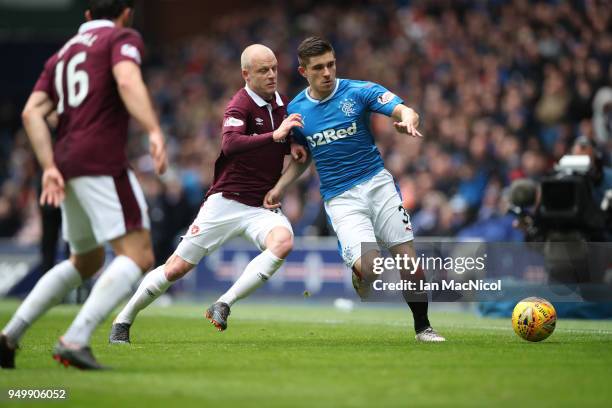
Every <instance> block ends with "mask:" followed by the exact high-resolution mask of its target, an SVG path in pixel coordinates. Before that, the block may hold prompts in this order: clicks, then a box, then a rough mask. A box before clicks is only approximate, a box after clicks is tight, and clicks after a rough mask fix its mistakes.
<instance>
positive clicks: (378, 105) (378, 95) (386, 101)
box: [358, 82, 404, 116]
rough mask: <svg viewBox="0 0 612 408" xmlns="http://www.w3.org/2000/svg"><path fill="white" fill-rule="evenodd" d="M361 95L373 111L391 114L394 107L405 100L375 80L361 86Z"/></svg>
mask: <svg viewBox="0 0 612 408" xmlns="http://www.w3.org/2000/svg"><path fill="white" fill-rule="evenodd" d="M358 89H359V95H360V98H361V100H362V102H363V104H364V105H365V106H366V107H367V108H368V110H370V111H372V112H377V113H382V114H384V115H387V116H391V114H392V113H393V109H395V107H396V106H397V105H399V104H400V103H403V102H404V101H403V100H402V98H400V97H399V96H397V95H395V94H394V93H393V92H391V91H389V90H388V89H386V88H385V87H384V86H381V85H378V84H375V83H373V82H365V83H364V85H363V86H362V87H359V88H358Z"/></svg>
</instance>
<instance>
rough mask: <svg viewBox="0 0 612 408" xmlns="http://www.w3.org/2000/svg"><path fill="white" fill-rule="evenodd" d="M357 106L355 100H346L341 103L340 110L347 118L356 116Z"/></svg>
mask: <svg viewBox="0 0 612 408" xmlns="http://www.w3.org/2000/svg"><path fill="white" fill-rule="evenodd" d="M356 104H357V103H356V102H355V101H354V100H353V99H351V98H346V99H344V100H343V101H342V102H340V110H341V111H342V113H344V115H345V116H347V117H350V116H354V115H356V114H357V110H356V109H355V105H356Z"/></svg>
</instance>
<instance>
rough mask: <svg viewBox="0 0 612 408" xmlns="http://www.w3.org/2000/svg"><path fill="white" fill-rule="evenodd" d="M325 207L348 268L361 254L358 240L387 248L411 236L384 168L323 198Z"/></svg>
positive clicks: (402, 209)
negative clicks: (341, 191)
mask: <svg viewBox="0 0 612 408" xmlns="http://www.w3.org/2000/svg"><path fill="white" fill-rule="evenodd" d="M325 211H326V212H327V215H328V216H329V218H330V221H331V224H332V227H333V228H334V231H336V235H337V236H338V241H339V245H340V250H341V255H342V259H343V260H344V263H345V264H346V265H347V266H348V267H349V268H352V267H353V265H354V264H355V262H357V260H358V259H359V258H361V244H362V243H370V245H375V246H376V243H379V244H380V245H382V246H383V247H385V248H391V247H393V246H395V245H398V244H402V243H404V242H408V241H412V240H413V239H414V235H413V233H412V225H411V224H410V216H409V215H408V213H407V212H406V210H405V209H404V207H403V206H402V199H401V198H400V195H399V193H398V191H397V190H396V188H395V183H394V181H393V176H391V174H390V173H389V172H388V171H387V170H386V169H383V170H381V171H380V173H378V174H376V175H375V176H374V177H372V178H371V179H370V180H368V181H366V182H364V183H361V184H358V185H356V186H354V187H353V188H351V189H350V190H347V191H345V192H344V193H342V194H340V195H338V196H336V197H334V198H332V199H330V200H328V201H326V202H325Z"/></svg>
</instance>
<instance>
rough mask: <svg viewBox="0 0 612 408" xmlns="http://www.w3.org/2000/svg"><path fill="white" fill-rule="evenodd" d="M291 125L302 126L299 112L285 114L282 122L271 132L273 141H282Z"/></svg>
mask: <svg viewBox="0 0 612 408" xmlns="http://www.w3.org/2000/svg"><path fill="white" fill-rule="evenodd" d="M293 127H299V128H303V127H304V125H303V124H302V115H300V114H299V113H292V114H291V115H289V116H287V117H286V118H285V120H283V123H281V124H280V126H279V127H278V129H276V130H275V131H274V133H272V138H273V139H274V141H275V142H282V141H284V140H285V139H286V138H287V136H288V135H289V132H291V129H292V128H293Z"/></svg>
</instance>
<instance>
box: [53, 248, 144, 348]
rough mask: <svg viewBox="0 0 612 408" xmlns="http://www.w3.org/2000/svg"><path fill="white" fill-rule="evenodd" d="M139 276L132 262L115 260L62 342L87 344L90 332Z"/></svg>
mask: <svg viewBox="0 0 612 408" xmlns="http://www.w3.org/2000/svg"><path fill="white" fill-rule="evenodd" d="M141 273H142V271H141V270H140V267H139V266H138V265H137V264H136V263H135V262H134V261H133V260H132V259H130V258H128V257H127V256H124V255H119V256H118V257H116V258H115V259H114V260H113V262H111V263H110V265H108V267H107V268H106V269H105V270H104V272H102V275H101V276H100V278H98V281H97V282H96V284H95V285H94V287H93V289H92V290H91V293H90V294H89V297H88V298H87V301H86V302H85V304H84V305H83V307H82V308H81V311H80V312H79V314H78V315H77V317H76V318H75V319H74V321H73V322H72V325H70V327H69V328H68V331H67V332H66V334H65V335H64V340H65V341H66V342H68V343H75V344H78V345H81V346H85V345H87V344H89V339H90V338H91V335H92V333H93V331H94V330H95V329H96V327H98V325H99V324H100V323H102V321H103V320H104V319H105V318H106V317H107V316H108V314H109V313H110V312H112V310H113V309H114V308H115V307H116V306H117V305H118V304H119V303H120V302H121V301H122V300H123V299H124V298H125V297H126V296H127V295H129V294H130V292H131V291H132V286H133V285H134V284H135V283H136V282H137V281H138V279H139V278H140V275H141Z"/></svg>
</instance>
